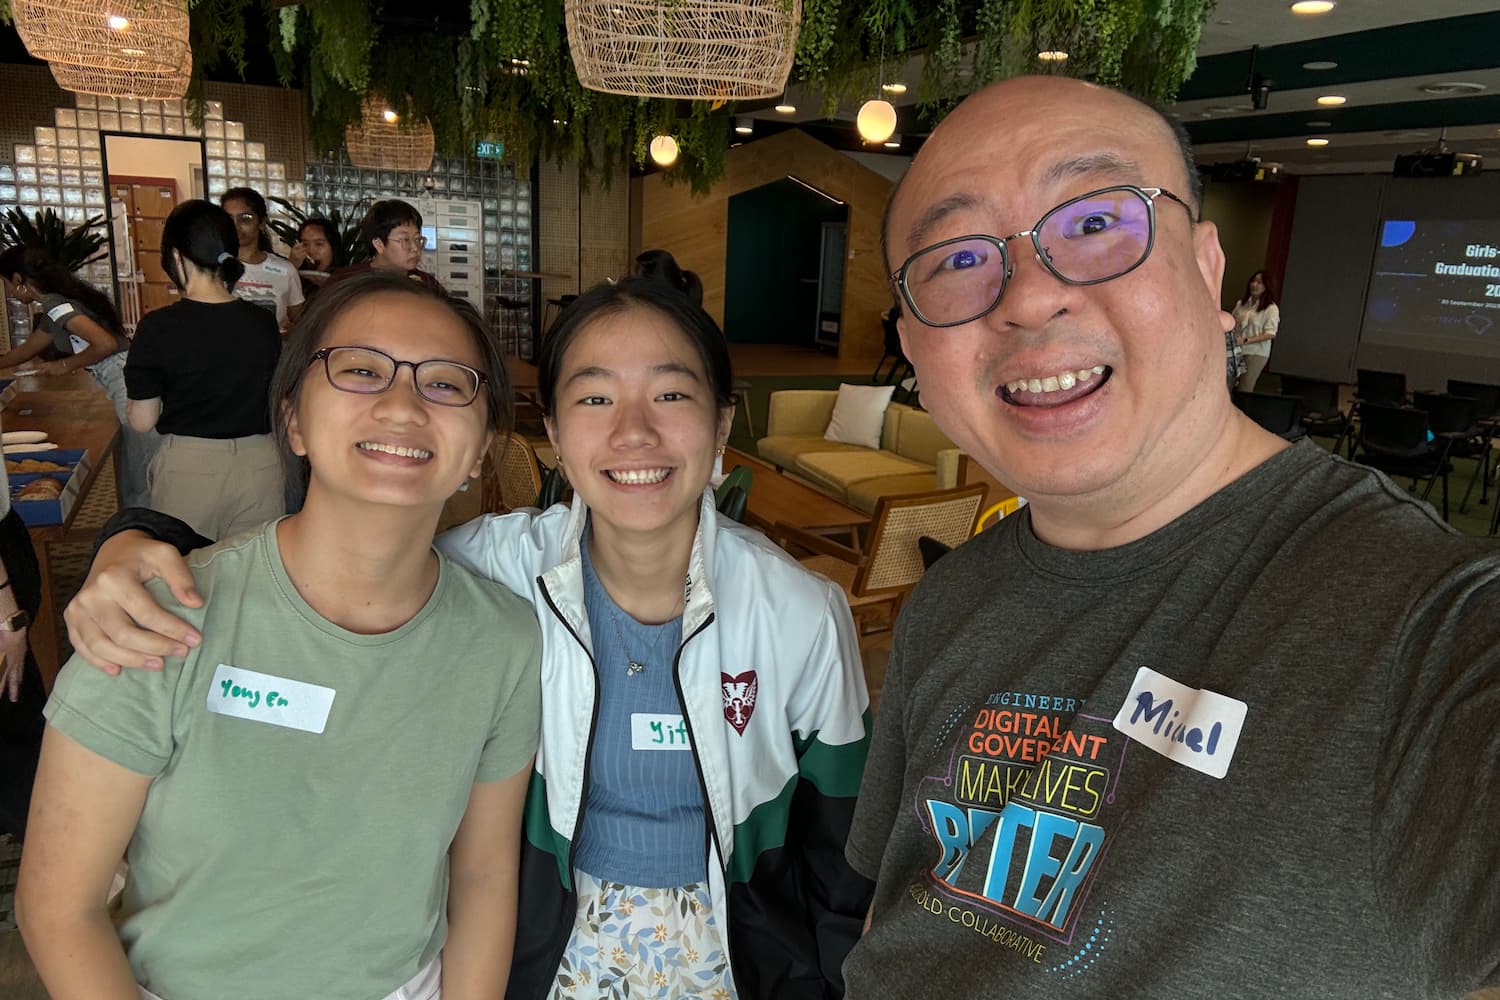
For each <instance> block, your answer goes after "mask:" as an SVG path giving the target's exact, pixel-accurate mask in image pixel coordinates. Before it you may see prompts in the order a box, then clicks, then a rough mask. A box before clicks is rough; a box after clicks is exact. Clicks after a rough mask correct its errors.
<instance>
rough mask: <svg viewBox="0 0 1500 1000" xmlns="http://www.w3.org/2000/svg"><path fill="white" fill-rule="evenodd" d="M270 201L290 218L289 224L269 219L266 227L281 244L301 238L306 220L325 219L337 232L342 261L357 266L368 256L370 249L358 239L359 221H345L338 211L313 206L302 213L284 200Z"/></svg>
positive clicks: (281, 220)
mask: <svg viewBox="0 0 1500 1000" xmlns="http://www.w3.org/2000/svg"><path fill="white" fill-rule="evenodd" d="M269 200H270V201H273V202H275V203H276V204H277V205H278V206H280V207H281V210H282V211H283V212H285V213H286V214H287V215H288V216H290V217H291V220H292V221H290V222H288V221H287V220H286V219H274V218H273V219H271V220H269V221H268V223H267V224H268V225H269V226H270V227H271V231H272V232H274V233H275V234H276V236H277V238H278V239H280V240H281V242H283V243H285V244H286V245H287V246H291V245H292V244H293V243H296V242H297V240H298V239H300V238H301V232H302V224H303V223H304V222H306V221H307V220H308V219H327V220H328V221H329V222H331V223H333V228H334V229H337V230H338V233H339V243H341V244H342V245H343V249H344V259H345V260H347V261H348V262H349V263H351V264H358V263H359V262H361V261H363V260H364V259H365V258H366V257H368V256H370V247H369V245H368V244H366V243H365V241H364V240H362V239H360V237H359V223H360V220H359V219H355V218H349V219H345V218H344V214H343V213H342V212H340V211H339V210H338V209H336V208H335V209H332V210H330V211H327V212H324V211H322V210H320V208H319V206H317V205H314V206H313V211H311V212H304V211H302V209H300V208H298V207H297V206H296V205H293V204H292V203H291V202H289V201H287V200H286V199H285V198H277V197H276V196H274V195H273V196H271V198H270V199H269Z"/></svg>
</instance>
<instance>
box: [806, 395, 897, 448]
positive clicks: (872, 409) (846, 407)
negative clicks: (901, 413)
mask: <svg viewBox="0 0 1500 1000" xmlns="http://www.w3.org/2000/svg"><path fill="white" fill-rule="evenodd" d="M895 391H896V387H895V386H893V385H849V384H848V383H844V384H843V385H840V386H839V398H838V402H836V403H834V404H833V417H832V418H831V419H830V420H829V421H828V430H826V431H824V432H823V438H824V440H827V441H839V442H842V443H844V444H857V445H859V446H860V447H862V448H876V449H878V448H879V447H880V429H881V427H882V426H883V425H884V423H885V408H886V407H887V406H889V405H890V403H891V395H892V394H893V393H895Z"/></svg>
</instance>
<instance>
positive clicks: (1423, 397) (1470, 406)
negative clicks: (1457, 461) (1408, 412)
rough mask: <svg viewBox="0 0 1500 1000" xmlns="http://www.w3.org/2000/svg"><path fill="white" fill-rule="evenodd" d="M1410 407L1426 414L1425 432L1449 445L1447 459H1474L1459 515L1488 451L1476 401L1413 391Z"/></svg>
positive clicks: (1466, 508) (1488, 447) (1464, 397)
mask: <svg viewBox="0 0 1500 1000" xmlns="http://www.w3.org/2000/svg"><path fill="white" fill-rule="evenodd" d="M1411 405H1412V406H1413V407H1414V408H1416V409H1418V410H1423V411H1425V412H1426V413H1427V427H1428V429H1429V430H1431V431H1432V433H1433V434H1434V435H1436V436H1437V437H1440V438H1443V439H1444V440H1446V441H1447V442H1448V457H1449V458H1472V459H1474V474H1473V475H1471V476H1470V477H1469V485H1468V486H1467V487H1466V488H1465V489H1464V498H1463V500H1462V501H1460V502H1459V505H1458V509H1459V512H1460V513H1462V512H1463V511H1466V510H1468V509H1469V496H1470V494H1472V493H1473V492H1474V481H1475V480H1476V479H1478V478H1479V475H1480V469H1481V467H1482V466H1483V465H1484V464H1485V463H1484V458H1485V456H1486V454H1487V453H1488V452H1489V450H1490V440H1489V437H1488V436H1486V435H1485V433H1484V432H1483V431H1482V430H1480V427H1479V416H1478V411H1479V404H1478V401H1477V400H1474V399H1472V398H1470V397H1468V396H1455V395H1453V394H1451V393H1446V392H1414V393H1412V395H1411Z"/></svg>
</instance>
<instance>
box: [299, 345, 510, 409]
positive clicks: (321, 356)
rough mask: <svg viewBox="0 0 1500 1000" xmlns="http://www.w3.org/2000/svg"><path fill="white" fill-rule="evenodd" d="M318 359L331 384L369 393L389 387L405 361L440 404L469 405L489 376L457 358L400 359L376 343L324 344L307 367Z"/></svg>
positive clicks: (427, 395)
mask: <svg viewBox="0 0 1500 1000" xmlns="http://www.w3.org/2000/svg"><path fill="white" fill-rule="evenodd" d="M319 361H321V362H323V374H324V375H326V376H327V377H328V384H329V385H331V386H333V387H334V388H335V389H340V390H342V391H344V392H354V393H359V394H361V395H366V396H369V395H374V394H376V393H382V392H385V391H386V390H387V389H389V388H390V387H391V384H392V383H393V382H395V381H396V372H397V371H399V370H400V369H401V367H402V366H403V365H404V366H405V367H407V368H410V369H411V371H412V379H413V382H414V384H415V385H416V388H417V394H418V395H419V396H421V397H422V398H423V399H425V400H427V401H428V402H429V403H436V404H438V405H439V406H468V405H469V404H471V403H473V402H474V400H475V399H477V398H479V387H480V386H481V385H483V384H484V383H486V382H488V381H489V380H490V379H489V376H488V375H486V374H485V373H484V372H481V371H476V370H475V369H473V368H470V367H469V366H468V365H464V364H459V363H458V362H457V361H447V360H444V359H442V358H433V359H431V360H428V361H397V360H396V359H395V358H393V357H391V356H390V355H389V354H387V353H385V352H384V351H377V350H376V349H375V348H373V347H325V348H323V349H322V350H320V351H316V352H314V354H313V356H312V357H311V358H309V359H308V362H307V364H308V367H309V368H310V367H312V366H313V365H314V364H316V363H317V362H319Z"/></svg>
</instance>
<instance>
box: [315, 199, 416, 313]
mask: <svg viewBox="0 0 1500 1000" xmlns="http://www.w3.org/2000/svg"><path fill="white" fill-rule="evenodd" d="M359 235H360V238H361V239H363V240H364V241H365V242H366V243H367V244H369V247H370V259H369V260H366V261H363V262H362V263H359V264H352V265H350V266H349V267H341V268H339V269H338V270H337V271H334V272H333V274H332V275H331V276H330V277H329V279H328V282H326V283H325V287H327V284H331V283H333V282H335V281H342V280H343V279H344V278H347V277H349V276H350V275H355V274H363V273H364V272H365V271H370V270H380V271H399V272H401V273H402V274H405V275H406V276H407V277H409V278H411V279H412V280H413V281H420V282H421V283H422V284H424V285H426V286H427V287H428V288H431V289H432V290H433V291H435V292H441V291H443V286H442V285H441V284H439V283H438V280H437V278H435V277H433V276H432V275H431V274H429V273H427V272H426V271H424V270H422V268H421V266H420V265H421V263H422V250H423V248H425V247H426V246H427V237H425V236H423V235H422V213H421V212H418V211H417V210H416V208H414V207H413V206H412V205H411V204H410V203H409V202H404V201H402V200H400V199H399V198H387V199H385V200H384V201H377V202H376V203H375V204H373V205H371V206H370V210H369V211H368V212H367V213H365V217H364V221H362V222H361V223H360V224H359Z"/></svg>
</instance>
